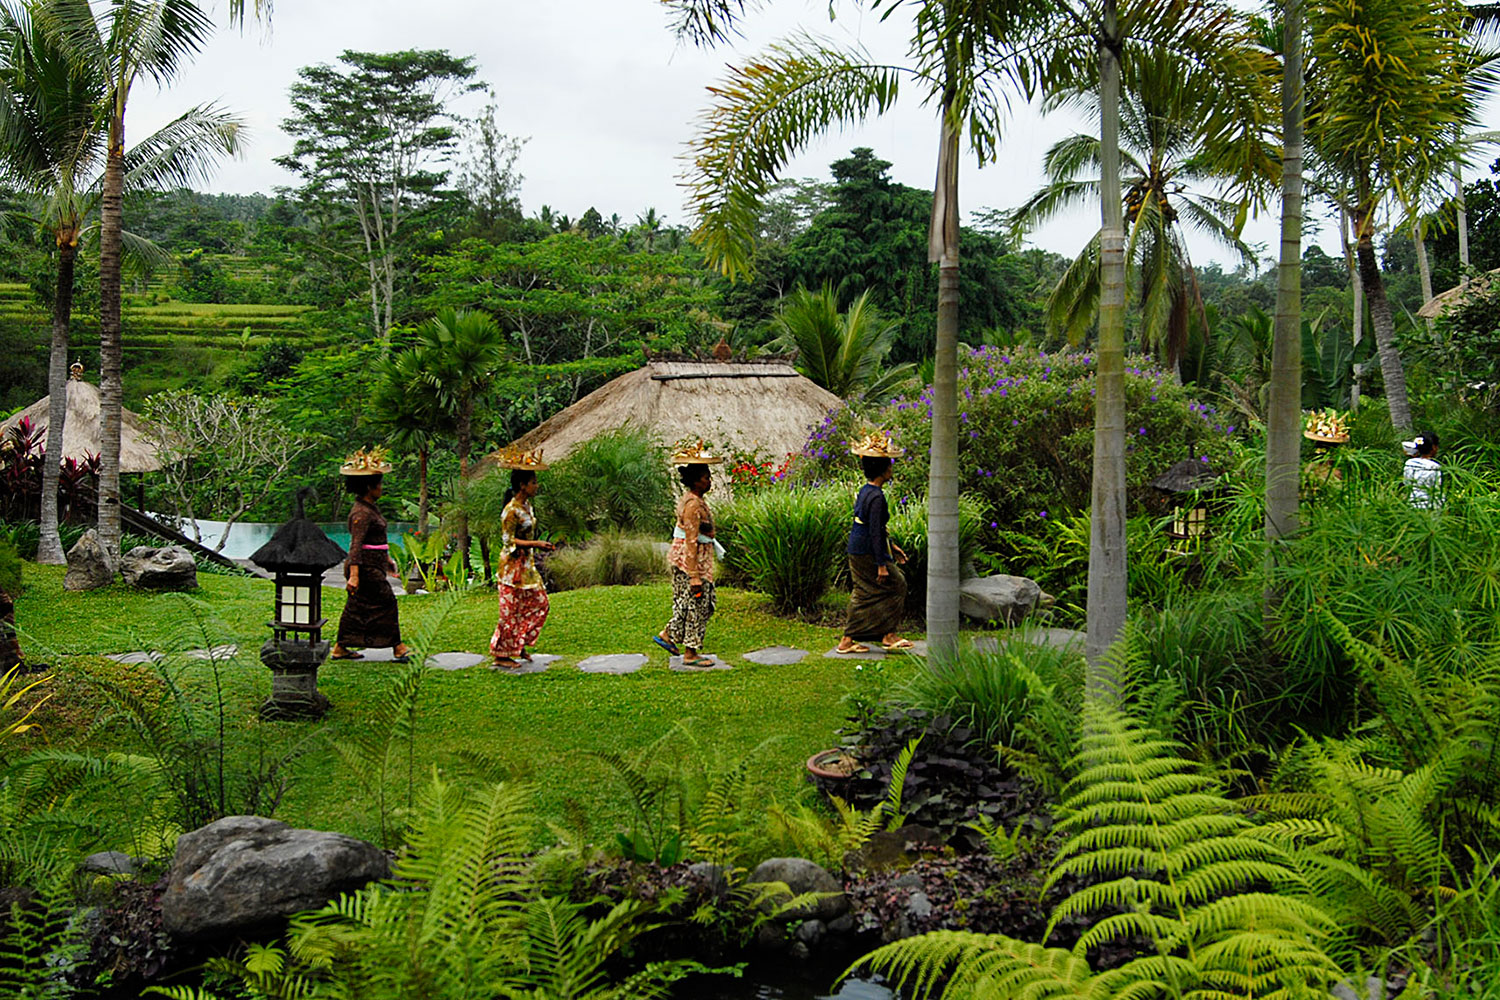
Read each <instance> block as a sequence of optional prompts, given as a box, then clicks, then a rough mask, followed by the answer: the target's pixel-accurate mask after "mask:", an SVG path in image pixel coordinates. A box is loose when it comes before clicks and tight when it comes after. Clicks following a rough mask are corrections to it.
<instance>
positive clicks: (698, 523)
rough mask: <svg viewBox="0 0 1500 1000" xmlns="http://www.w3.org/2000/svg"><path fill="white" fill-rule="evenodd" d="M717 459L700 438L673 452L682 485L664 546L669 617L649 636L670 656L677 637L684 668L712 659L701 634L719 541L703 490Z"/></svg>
mask: <svg viewBox="0 0 1500 1000" xmlns="http://www.w3.org/2000/svg"><path fill="white" fill-rule="evenodd" d="M722 461H724V459H722V458H718V457H715V456H713V455H709V454H706V453H705V452H704V451H703V442H702V441H699V442H698V443H697V445H696V446H693V447H688V448H682V449H679V450H678V452H677V454H675V455H673V456H672V464H673V465H675V466H677V467H678V468H677V475H678V477H679V478H680V479H681V480H682V485H683V486H685V487H686V488H687V491H686V492H685V493H683V495H682V499H681V500H680V501H678V503H677V526H676V527H675V528H673V529H672V545H671V548H669V549H668V550H667V563H668V564H669V565H670V566H671V568H672V619H671V621H669V622H667V626H666V628H664V629H662V630H661V632H659V633H657V634H656V635H655V636H653V637H652V641H653V642H655V643H656V644H657V645H658V646H660V647H661V648H662V649H665V650H666V651H667V652H668V653H670V654H672V655H673V656H676V655H677V653H678V651H679V650H678V644H679V643H680V644H681V652H682V654H683V655H682V665H683V666H684V667H689V668H691V667H698V668H700V669H702V668H708V667H712V666H713V665H714V661H713V658H712V657H708V656H704V655H703V637H704V633H705V632H706V631H707V630H708V620H709V619H710V618H712V617H713V613H714V607H715V602H714V555H715V550H716V549H717V548H718V546H719V543H718V542H716V541H714V515H713V512H712V511H711V510H709V508H708V501H707V500H705V499H703V496H704V494H705V493H707V492H708V491H709V490H710V489H712V488H713V474H712V473H710V472H709V469H708V467H709V466H710V465H718V464H719V463H720V462H722Z"/></svg>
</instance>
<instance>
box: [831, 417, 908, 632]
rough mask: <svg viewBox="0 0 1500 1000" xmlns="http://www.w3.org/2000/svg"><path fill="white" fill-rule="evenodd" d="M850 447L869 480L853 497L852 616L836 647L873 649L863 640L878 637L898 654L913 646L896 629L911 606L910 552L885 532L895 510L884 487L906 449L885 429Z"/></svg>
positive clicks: (850, 542) (850, 614) (893, 474)
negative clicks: (905, 572)
mask: <svg viewBox="0 0 1500 1000" xmlns="http://www.w3.org/2000/svg"><path fill="white" fill-rule="evenodd" d="M850 451H851V452H852V453H853V454H855V455H858V456H859V458H860V465H861V466H862V467H863V469H864V473H865V479H866V483H865V485H863V486H861V487H860V488H859V495H858V496H856V497H855V498H854V524H853V525H852V527H851V528H850V530H849V545H848V548H847V552H848V554H849V575H850V576H852V577H853V578H854V596H853V597H852V598H850V600H849V617H848V620H847V621H846V623H845V625H844V636H843V638H841V639H840V640H839V645H838V650H837V651H838V652H840V653H867V652H869V651H870V647H869V646H866V645H865V644H864V643H862V642H860V641H859V640H860V639H878V640H879V641H880V645H881V648H883V649H886V650H889V651H893V652H894V651H895V650H900V649H911V648H912V644H911V642H910V641H908V640H906V639H903V638H901V636H900V635H899V634H898V632H897V630H898V629H899V628H900V627H901V617H902V615H903V614H904V612H905V610H906V577H905V576H904V575H903V574H902V572H901V564H902V563H905V562H906V553H905V552H902V551H901V547H900V546H899V545H897V544H895V543H894V542H892V541H891V540H890V536H889V535H888V534H887V533H886V524H887V522H888V521H889V520H890V508H888V507H887V506H886V502H885V491H884V490H883V489H882V488H881V487H883V486H885V484H886V483H888V482H890V481H891V479H892V478H894V476H895V467H894V461H893V460H894V459H896V458H898V457H900V456H901V455H904V454H906V452H905V451H904V450H903V449H901V448H899V447H897V446H896V445H895V444H892V443H891V439H890V435H889V434H887V433H883V432H876V433H873V434H871V435H870V436H869V437H867V438H866V439H865V440H863V441H860V442H857V443H856V444H855V445H854V447H853V448H851V449H850Z"/></svg>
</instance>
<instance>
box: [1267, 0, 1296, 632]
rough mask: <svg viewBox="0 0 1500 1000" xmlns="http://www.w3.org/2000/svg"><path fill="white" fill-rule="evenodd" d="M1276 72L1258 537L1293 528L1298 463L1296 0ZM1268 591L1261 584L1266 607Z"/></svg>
mask: <svg viewBox="0 0 1500 1000" xmlns="http://www.w3.org/2000/svg"><path fill="white" fill-rule="evenodd" d="M1283 39H1284V40H1283V42H1282V53H1283V56H1282V62H1283V65H1282V79H1281V135H1282V159H1281V258H1280V260H1279V261H1278V263H1277V268H1276V274H1277V279H1278V280H1277V286H1276V325H1275V329H1274V332H1273V333H1272V339H1271V402H1270V406H1269V408H1268V411H1267V414H1266V539H1267V540H1268V541H1270V542H1271V543H1272V556H1273V558H1274V555H1275V548H1276V546H1275V542H1276V541H1277V540H1278V539H1281V538H1285V537H1287V536H1289V535H1291V534H1292V533H1293V532H1295V531H1296V530H1297V499H1298V485H1299V479H1300V476H1301V469H1302V0H1287V4H1286V27H1285V33H1284V35H1283ZM1273 599H1274V597H1273V595H1272V594H1271V593H1270V592H1269V591H1267V593H1266V602H1267V605H1268V606H1269V605H1270V603H1271V602H1272V601H1273Z"/></svg>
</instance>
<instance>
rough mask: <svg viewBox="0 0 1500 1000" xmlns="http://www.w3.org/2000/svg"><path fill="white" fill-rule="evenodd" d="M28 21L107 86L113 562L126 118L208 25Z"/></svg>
mask: <svg viewBox="0 0 1500 1000" xmlns="http://www.w3.org/2000/svg"><path fill="white" fill-rule="evenodd" d="M34 16H35V17H36V18H37V20H38V22H39V23H41V24H42V26H43V28H44V30H47V31H49V32H52V33H54V34H55V36H56V37H57V38H58V39H59V41H60V44H62V45H63V47H64V49H65V50H66V51H67V52H68V55H69V58H70V59H71V60H73V61H74V62H76V63H77V64H79V65H80V66H82V67H85V69H84V70H83V71H84V72H87V73H90V74H92V75H97V76H99V77H101V78H102V79H104V80H105V81H106V90H105V95H104V104H103V107H102V108H101V109H100V110H101V112H102V117H103V119H104V121H105V122H106V125H107V128H106V147H105V148H106V157H105V161H104V178H103V182H102V185H101V191H100V200H99V288H100V293H99V368H100V373H99V374H100V377H99V396H100V456H99V458H100V461H99V540H100V542H101V544H102V545H103V546H104V550H105V552H107V553H109V555H110V556H111V557H112V558H113V557H116V556H118V554H119V548H120V426H121V407H122V400H123V385H122V383H121V360H122V351H121V343H120V293H121V276H120V268H121V260H122V256H121V254H122V244H123V240H124V212H123V199H124V194H125V181H126V173H127V167H126V154H125V112H126V109H127V107H128V106H129V101H130V92H131V89H132V88H133V87H134V86H135V84H136V82H137V81H138V80H141V79H143V78H144V79H148V80H151V81H152V82H155V83H156V84H158V85H162V86H165V85H166V84H167V83H169V82H170V81H171V80H172V79H173V78H174V77H175V76H176V75H177V73H178V71H179V70H180V69H181V68H182V66H183V64H184V63H185V62H186V61H187V60H188V59H189V58H191V57H192V55H193V54H194V53H196V52H197V51H198V49H199V47H200V46H201V45H202V44H203V41H204V39H205V38H207V37H208V34H209V31H210V30H211V28H212V25H211V23H210V22H209V20H208V18H207V17H206V16H205V15H204V13H203V12H202V11H201V10H200V9H199V8H198V6H197V5H196V4H195V3H193V2H192V0H109V2H108V3H107V4H105V5H103V6H102V7H100V9H99V10H98V11H97V14H96V11H95V10H94V8H93V7H91V6H90V4H89V3H87V2H85V0H67V2H60V3H50V2H49V3H43V4H41V5H40V6H38V7H37V8H36V11H35V14H34ZM239 133H240V129H239V125H238V123H237V122H235V123H229V122H226V123H225V124H224V126H223V128H222V129H220V130H218V132H217V137H218V141H219V142H220V148H221V150H222V151H223V152H224V153H225V154H230V155H232V154H233V153H235V152H237V151H238V148H239Z"/></svg>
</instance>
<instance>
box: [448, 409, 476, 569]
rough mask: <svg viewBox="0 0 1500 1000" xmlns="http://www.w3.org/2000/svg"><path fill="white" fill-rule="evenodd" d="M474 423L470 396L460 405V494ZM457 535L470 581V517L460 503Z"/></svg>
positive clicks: (465, 473) (464, 477) (466, 478)
mask: <svg viewBox="0 0 1500 1000" xmlns="http://www.w3.org/2000/svg"><path fill="white" fill-rule="evenodd" d="M473 424H474V400H473V399H471V398H468V397H465V398H464V401H463V402H462V403H460V404H459V406H458V480H459V486H460V495H461V489H462V486H463V484H465V483H467V482H468V478H469V437H470V434H471V429H472V427H473ZM453 520H454V528H455V537H457V539H458V551H459V552H460V553H461V558H462V559H463V567H464V582H465V583H467V582H468V575H469V569H470V566H469V518H468V515H467V514H465V513H464V510H463V505H462V504H459V505H458V510H457V512H456V513H455V514H454V515H453Z"/></svg>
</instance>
